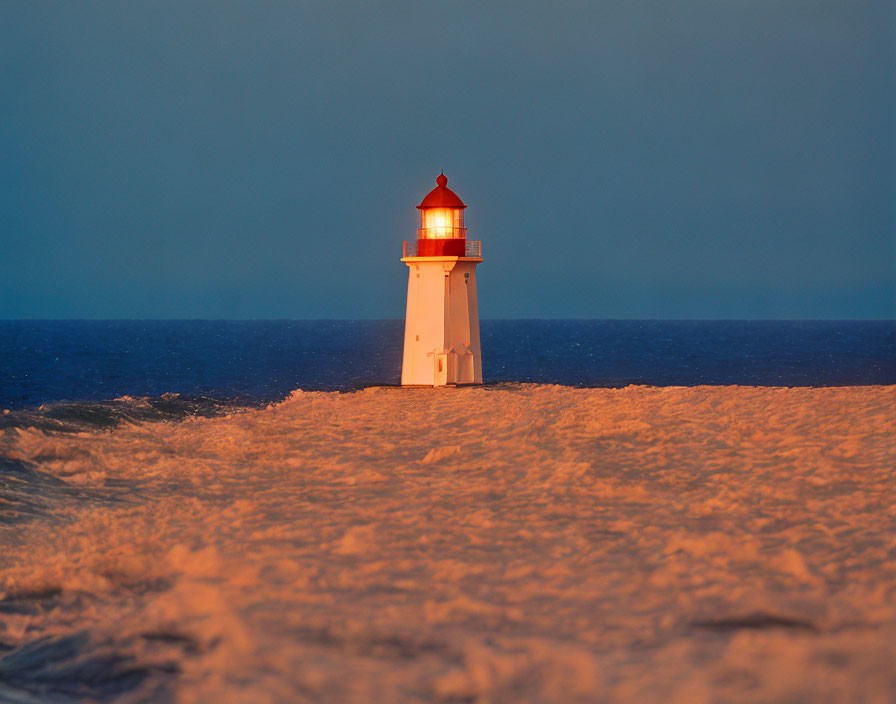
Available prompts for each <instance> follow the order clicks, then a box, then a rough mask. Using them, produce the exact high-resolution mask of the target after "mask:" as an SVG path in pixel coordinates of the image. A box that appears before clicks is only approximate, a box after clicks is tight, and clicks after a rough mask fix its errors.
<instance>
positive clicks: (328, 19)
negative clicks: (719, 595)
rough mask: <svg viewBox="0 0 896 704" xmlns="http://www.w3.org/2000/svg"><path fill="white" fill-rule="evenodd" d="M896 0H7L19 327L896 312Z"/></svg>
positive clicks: (5, 283)
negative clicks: (429, 197)
mask: <svg viewBox="0 0 896 704" xmlns="http://www.w3.org/2000/svg"><path fill="white" fill-rule="evenodd" d="M894 38H896V4H894V3H892V2H890V1H889V0H879V1H876V2H874V1H868V0H850V2H843V0H819V1H817V2H814V1H813V2H810V1H807V0H724V1H721V0H650V1H642V0H614V1H610V2H599V1H597V0H591V1H589V2H558V3H548V2H544V0H518V1H516V2H503V1H500V2H499V1H494V0H478V1H476V2H457V3H448V2H444V1H443V2H438V3H429V2H419V1H417V2H384V1H383V2H381V1H375V0H371V1H369V2H360V1H359V2H341V1H340V0H329V1H328V2H297V1H289V2H287V1H286V0H283V1H281V2H269V1H264V0H253V1H252V2H249V1H245V2H233V1H232V0H215V1H214V2H198V1H195V0H177V1H174V2H172V1H168V0H153V1H152V2H149V0H146V1H144V2H128V3H118V2H112V1H111V0H107V1H105V2H93V1H91V0H79V2H74V3H73V2H61V1H60V2H40V3H37V2H7V3H3V4H2V6H0V240H2V241H0V318H401V317H403V316H404V305H405V302H404V299H405V293H406V281H407V273H406V272H407V270H406V267H405V265H404V264H402V263H401V262H400V257H401V244H402V240H406V239H413V238H414V237H415V229H416V228H417V227H418V212H419V211H417V210H416V208H415V206H416V205H417V204H418V203H419V202H420V200H421V199H422V197H423V196H424V195H425V194H426V193H427V192H428V191H429V190H430V189H431V188H432V187H433V186H434V185H435V177H436V176H437V175H438V173H439V172H440V170H444V172H445V174H446V175H447V176H448V179H449V181H448V185H449V187H451V188H452V189H454V190H455V191H456V192H457V193H458V195H460V197H461V198H463V199H464V201H465V202H466V203H467V205H468V206H469V207H468V208H467V210H466V224H467V227H468V233H467V236H468V237H469V238H470V239H475V240H481V241H482V249H483V256H484V259H485V261H484V262H483V263H482V264H481V265H480V266H479V268H478V275H477V276H478V288H479V305H480V315H481V316H482V317H484V318H838V319H839V318H896V127H894V126H896V39H894Z"/></svg>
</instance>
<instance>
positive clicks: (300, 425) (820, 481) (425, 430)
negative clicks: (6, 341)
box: [0, 385, 896, 702]
mask: <svg viewBox="0 0 896 704" xmlns="http://www.w3.org/2000/svg"><path fill="white" fill-rule="evenodd" d="M120 401H121V403H131V402H133V403H135V404H139V403H142V402H141V401H139V400H128V399H121V400H120ZM894 408H896V387H852V388H817V389H812V388H801V389H786V388H752V387H697V388H648V387H628V388H625V389H571V388H566V387H558V386H535V385H513V386H507V387H498V388H488V387H485V388H469V389H438V390H433V389H387V388H375V389H366V390H365V391H363V392H358V393H351V394H339V393H323V392H311V393H302V392H295V393H293V394H291V395H290V397H289V398H287V399H286V400H285V401H283V402H282V403H279V404H276V405H272V406H269V407H267V408H264V409H257V410H249V409H243V410H239V411H234V412H232V413H229V414H228V415H226V416H220V417H210V418H199V417H190V418H186V419H184V420H182V421H180V422H144V421H140V422H126V423H121V424H120V425H119V426H118V427H117V428H114V429H110V428H108V427H104V428H103V429H99V430H86V429H83V428H81V429H80V430H79V431H78V432H55V431H48V430H46V429H38V428H37V427H30V428H23V427H15V428H6V429H5V430H4V431H3V433H4V434H3V437H2V445H0V457H3V458H4V461H5V462H7V463H8V468H7V469H4V470H0V472H3V473H2V474H0V478H3V480H4V482H5V483H3V484H0V499H2V498H4V497H5V499H6V503H0V516H3V515H4V514H5V516H6V518H7V519H9V520H6V521H0V555H2V558H0V560H2V561H0V646H2V648H4V650H0V675H2V677H0V680H2V681H4V685H0V699H2V698H3V697H4V696H7V697H9V698H12V699H13V700H14V701H15V697H19V699H21V700H22V701H28V699H27V698H28V697H32V698H36V700H40V699H41V698H42V697H45V696H50V695H53V696H58V697H64V696H73V697H74V698H79V697H82V698H86V697H93V698H95V699H107V700H112V699H114V700H122V701H129V700H133V701H145V700H147V699H161V700H166V699H170V700H176V701H181V702H208V701H216V702H227V701H234V702H282V701H358V702H361V701H481V702H519V701H532V702H541V701H562V702H575V701H606V700H610V701H638V702H643V701H658V700H662V701H671V702H700V701H718V700H725V701H735V702H736V701H793V700H799V701H860V700H865V701H891V700H893V699H894V697H896V674H894V670H893V668H892V663H893V662H894V661H896V508H894V507H896V488H894V487H896V483H894V479H896V477H894V475H896V414H894V412H893V409H894ZM4 492H5V493H4ZM26 509H27V510H26ZM3 687H6V688H7V689H6V690H4V689H3Z"/></svg>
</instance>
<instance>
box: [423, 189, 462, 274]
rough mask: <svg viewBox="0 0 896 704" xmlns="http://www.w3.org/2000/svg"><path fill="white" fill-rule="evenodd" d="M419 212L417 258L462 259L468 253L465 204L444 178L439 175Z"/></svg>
mask: <svg viewBox="0 0 896 704" xmlns="http://www.w3.org/2000/svg"><path fill="white" fill-rule="evenodd" d="M436 184H438V185H437V186H436V187H435V188H433V189H432V190H431V191H430V192H429V193H427V194H426V197H425V198H424V199H423V202H421V203H420V205H418V206H417V207H418V208H419V209H420V229H419V230H418V231H417V256H418V257H463V256H465V253H466V244H467V228H465V227H464V208H466V207H467V206H466V205H464V202H463V201H462V200H461V199H460V198H458V197H457V194H456V193H455V192H454V191H452V190H451V189H450V188H448V179H447V178H446V177H445V174H444V173H442V174H439V177H438V178H437V179H436Z"/></svg>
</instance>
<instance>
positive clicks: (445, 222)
mask: <svg viewBox="0 0 896 704" xmlns="http://www.w3.org/2000/svg"><path fill="white" fill-rule="evenodd" d="M420 215H421V222H420V225H421V227H422V232H421V235H422V236H423V237H424V238H425V239H439V240H442V239H458V238H462V237H465V236H466V233H465V232H464V211H463V209H461V208H426V209H424V210H421V211H420Z"/></svg>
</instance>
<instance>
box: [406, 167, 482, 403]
mask: <svg viewBox="0 0 896 704" xmlns="http://www.w3.org/2000/svg"><path fill="white" fill-rule="evenodd" d="M417 207H418V208H419V209H420V229H419V230H417V240H416V241H415V242H405V243H404V253H403V256H402V258H401V261H403V262H404V263H405V264H407V266H408V304H407V313H406V315H405V324H404V358H403V360H402V364H401V384H402V386H445V385H447V384H481V383H482V353H481V351H480V348H479V308H478V304H477V301H476V265H477V264H479V262H481V261H482V247H481V242H471V241H469V240H467V229H466V228H465V227H464V209H465V208H466V207H467V206H466V205H464V202H463V201H462V200H461V199H460V198H459V197H458V196H457V194H456V193H455V192H454V191H452V190H451V189H450V188H448V179H447V178H446V177H445V174H444V173H442V174H439V177H438V178H437V179H436V187H435V188H433V189H432V190H431V191H430V192H429V193H427V194H426V197H425V198H424V199H423V201H422V202H421V203H420V205H418V206H417Z"/></svg>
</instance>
